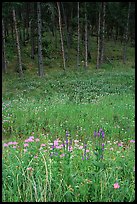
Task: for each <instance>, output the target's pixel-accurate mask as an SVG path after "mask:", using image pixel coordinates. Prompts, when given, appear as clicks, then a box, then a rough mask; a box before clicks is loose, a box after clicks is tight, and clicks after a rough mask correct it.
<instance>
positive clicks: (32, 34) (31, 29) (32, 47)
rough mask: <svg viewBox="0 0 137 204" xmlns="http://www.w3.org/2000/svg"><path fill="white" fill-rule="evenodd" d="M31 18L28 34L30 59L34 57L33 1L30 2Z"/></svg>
mask: <svg viewBox="0 0 137 204" xmlns="http://www.w3.org/2000/svg"><path fill="white" fill-rule="evenodd" d="M32 13H33V14H32V19H31V22H30V36H31V59H34V49H35V44H34V3H33V4H32Z"/></svg>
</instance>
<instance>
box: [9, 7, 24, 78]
mask: <svg viewBox="0 0 137 204" xmlns="http://www.w3.org/2000/svg"><path fill="white" fill-rule="evenodd" d="M12 12H13V21H14V26H15V34H16V46H17V54H18V63H19V75H20V77H22V75H23V71H22V62H21V49H20V42H19V34H18V29H17V22H16V14H15V9H14V8H13V10H12Z"/></svg>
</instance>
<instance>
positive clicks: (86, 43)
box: [85, 2, 88, 68]
mask: <svg viewBox="0 0 137 204" xmlns="http://www.w3.org/2000/svg"><path fill="white" fill-rule="evenodd" d="M87 67H88V38H87V4H86V2H85V68H87Z"/></svg>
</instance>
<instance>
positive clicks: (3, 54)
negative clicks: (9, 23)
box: [2, 19, 7, 73]
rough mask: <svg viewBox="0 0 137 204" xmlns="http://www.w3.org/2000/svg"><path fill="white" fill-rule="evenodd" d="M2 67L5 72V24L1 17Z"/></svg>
mask: <svg viewBox="0 0 137 204" xmlns="http://www.w3.org/2000/svg"><path fill="white" fill-rule="evenodd" d="M2 68H3V71H4V72H5V73H7V62H6V51H5V26H4V22H3V19H2Z"/></svg>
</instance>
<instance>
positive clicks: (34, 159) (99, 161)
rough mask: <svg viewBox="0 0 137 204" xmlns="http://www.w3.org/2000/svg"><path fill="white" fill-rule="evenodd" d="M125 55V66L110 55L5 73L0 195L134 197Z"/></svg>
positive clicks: (131, 82)
mask: <svg viewBox="0 0 137 204" xmlns="http://www.w3.org/2000/svg"><path fill="white" fill-rule="evenodd" d="M108 52H109V51H108ZM114 52H117V51H114ZM112 54H113V53H112ZM128 54H129V56H132V57H129V59H130V60H129V61H128V63H127V64H126V65H123V64H122V63H120V62H119V61H116V60H115V61H114V62H113V65H111V64H107V63H106V64H104V65H103V66H102V68H101V69H99V70H96V69H95V66H93V65H91V66H90V65H89V69H88V70H86V71H85V70H83V69H82V68H81V69H80V70H79V71H76V69H75V68H74V67H72V68H71V69H69V70H67V71H66V72H64V71H62V70H61V68H59V67H55V68H52V69H51V68H49V69H47V70H46V76H45V77H44V78H39V77H38V76H36V73H35V74H32V70H29V71H26V72H25V76H24V77H23V78H22V79H19V78H18V76H17V75H16V74H13V73H12V72H11V73H8V74H7V75H4V77H3V86H2V137H3V153H2V162H3V165H2V168H3V177H2V181H3V193H2V194H3V201H4V202H11V201H12V202H17V201H20V202H25V201H33V202H40V201H41V202H48V201H49V202H52V201H58V202H66V201H67V202H82V201H83V202H84V201H85V202H88V201H89V202H101V201H102V202H115V201H118V202H120V201H121V202H122V201H124V202H125V201H127V202H131V201H134V199H135V175H134V174H135V146H134V143H135V123H134V122H135V77H134V76H135V73H134V72H135V70H134V61H133V50H132V49H129V53H128ZM28 66H30V64H29V62H28ZM35 66H36V65H35ZM33 68H34V67H33ZM34 69H35V68H34ZM34 69H33V71H34Z"/></svg>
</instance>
